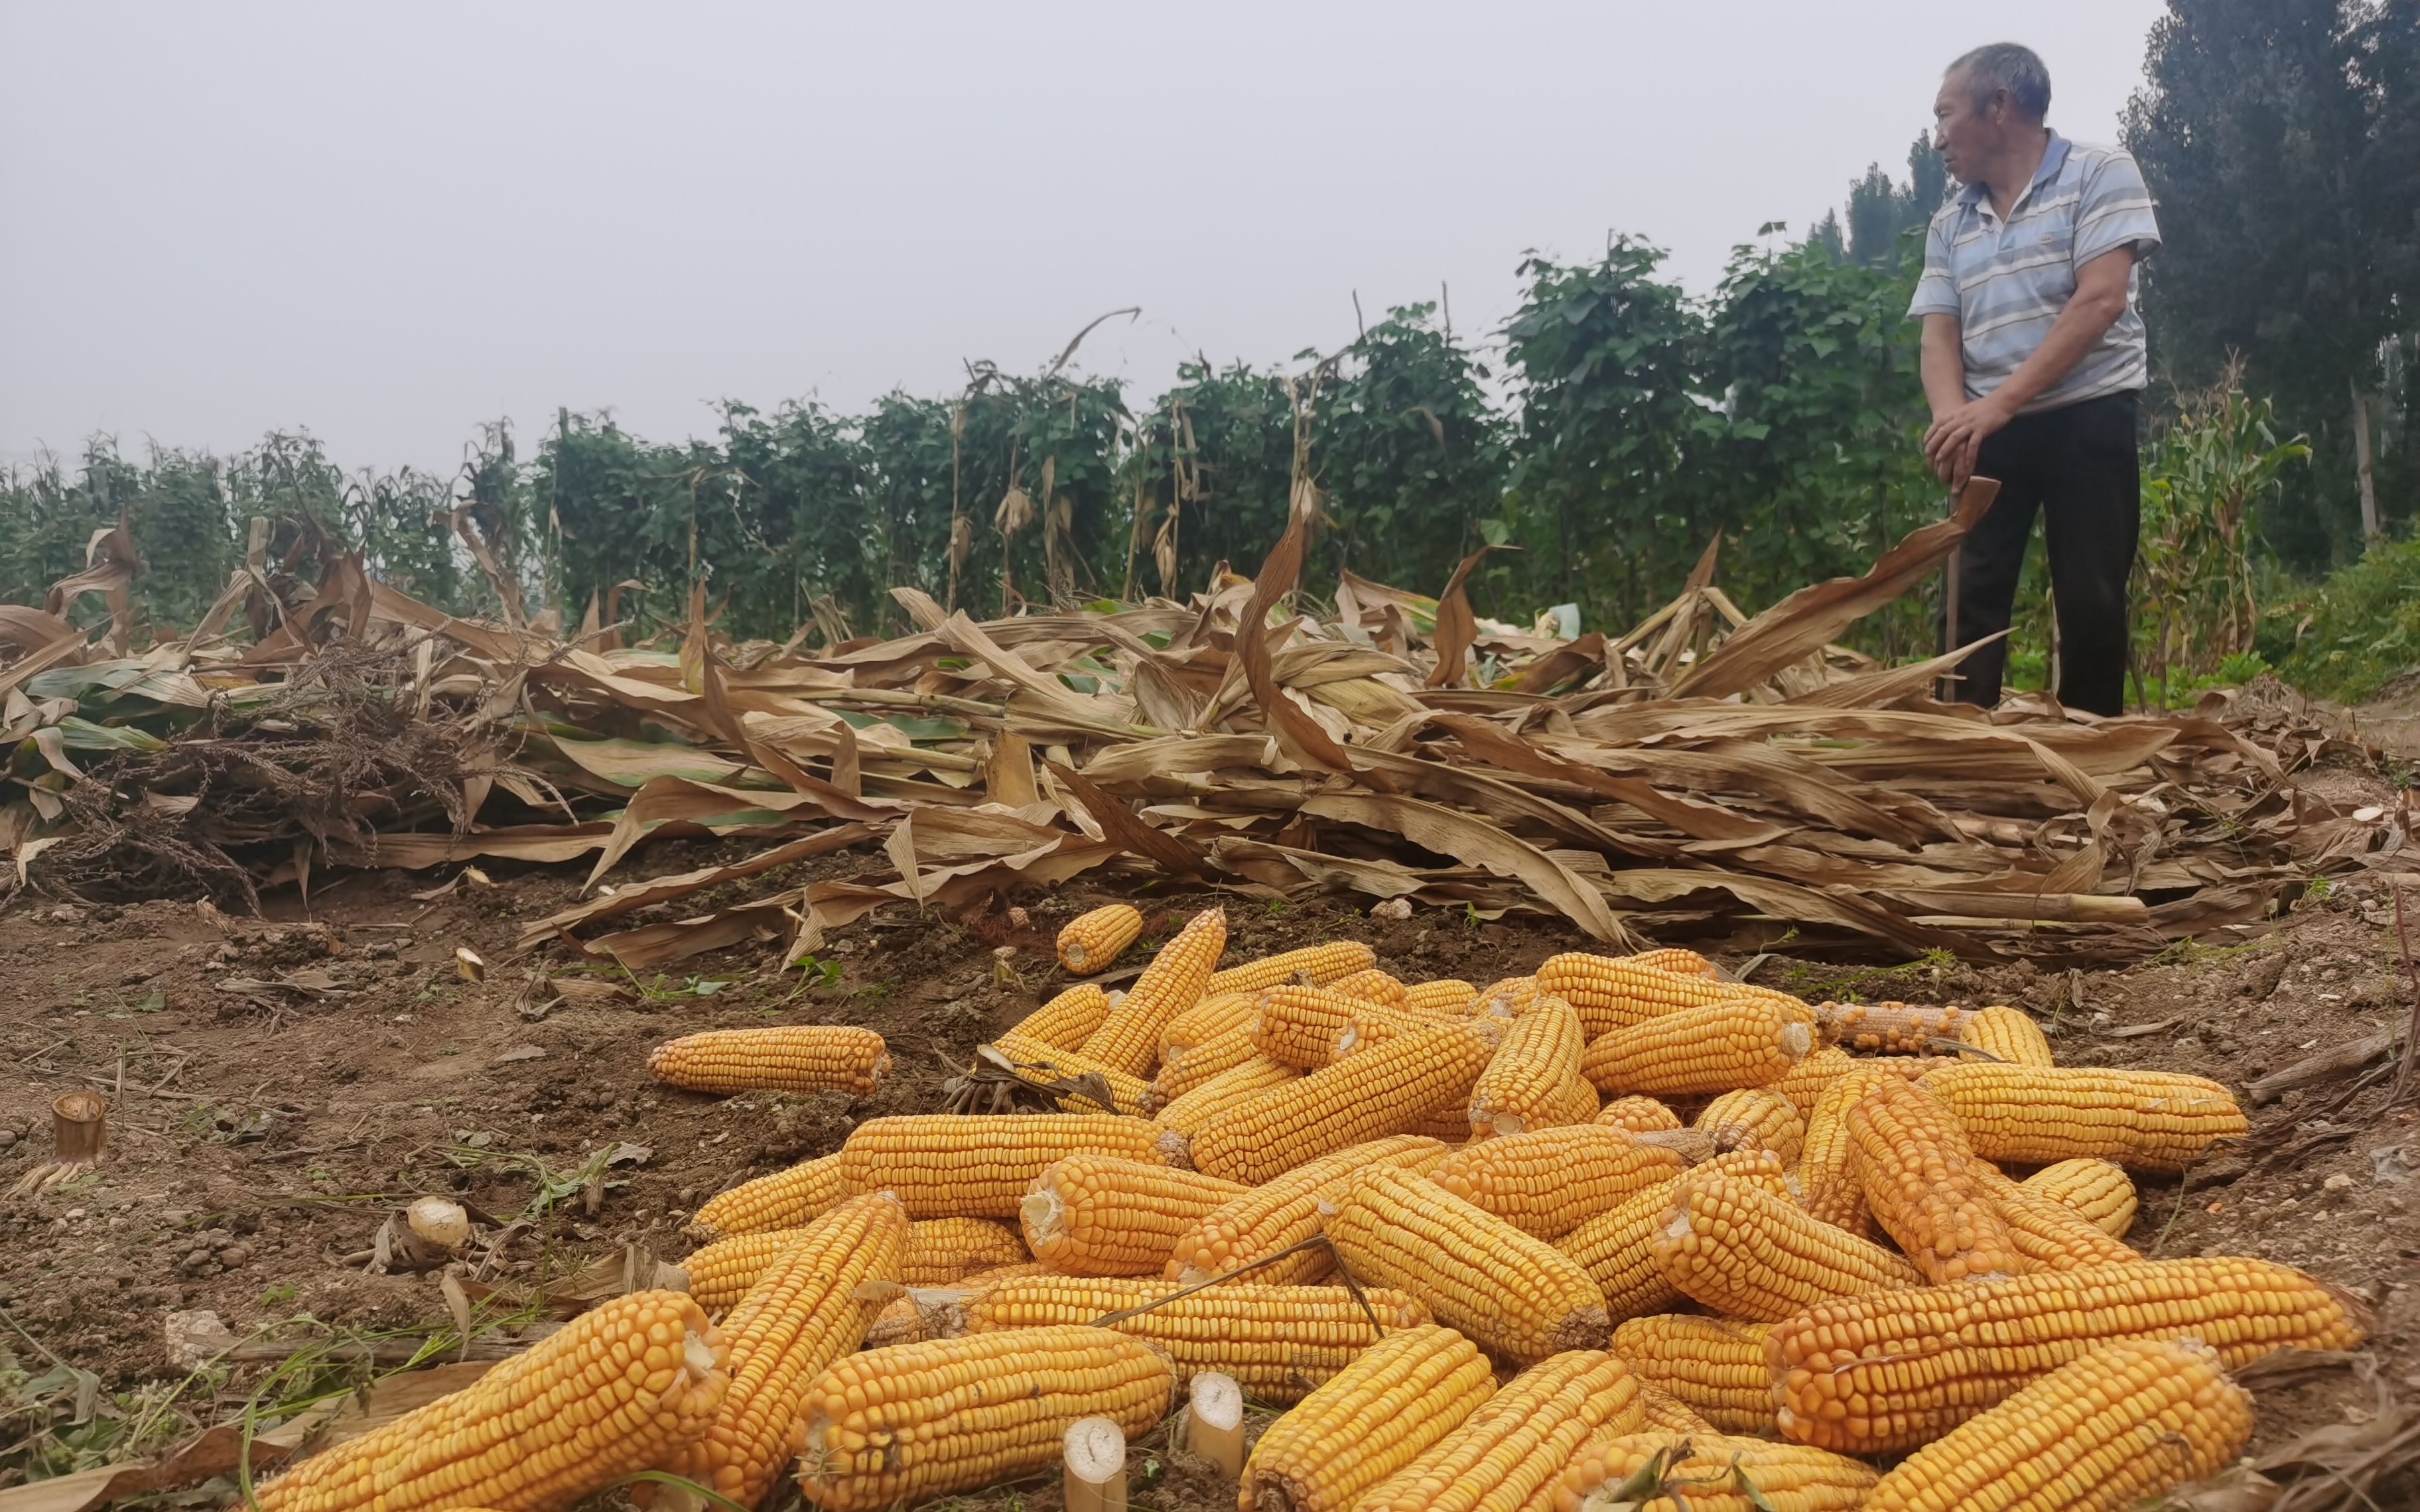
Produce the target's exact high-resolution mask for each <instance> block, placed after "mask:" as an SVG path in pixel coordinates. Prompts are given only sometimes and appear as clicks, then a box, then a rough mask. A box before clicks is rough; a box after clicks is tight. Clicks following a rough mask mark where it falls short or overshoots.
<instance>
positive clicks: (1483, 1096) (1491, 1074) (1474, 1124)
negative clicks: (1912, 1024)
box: [1470, 997, 1588, 1139]
mask: <svg viewBox="0 0 2420 1512" xmlns="http://www.w3.org/2000/svg"><path fill="white" fill-rule="evenodd" d="M1587 1047H1588V1039H1587V1036H1586V1035H1584V1034H1583V1033H1581V1031H1580V1016H1579V1015H1578V1014H1577V1013H1575V1012H1573V1011H1572V1006H1571V1005H1570V1004H1569V1003H1566V1002H1564V1001H1562V1000H1561V999H1560V998H1555V997H1544V998H1540V999H1539V1000H1538V1003H1537V1005H1536V1006H1535V1007H1533V1008H1532V1009H1530V1011H1528V1012H1527V1013H1524V1014H1522V1015H1521V1016H1520V1017H1519V1018H1517V1019H1514V1020H1513V1021H1512V1025H1511V1026H1509V1027H1508V1028H1506V1029H1505V1031H1504V1042H1503V1043H1501V1044H1499V1045H1497V1047H1496V1054H1495V1056H1494V1057H1492V1058H1491V1059H1490V1060H1489V1061H1488V1062H1487V1069H1486V1070H1485V1071H1483V1072H1480V1073H1479V1082H1478V1085H1476V1086H1475V1087H1473V1088H1471V1089H1470V1136H1471V1137H1472V1138H1473V1139H1485V1138H1487V1137H1489V1136H1490V1135H1493V1134H1523V1133H1526V1132H1527V1131H1528V1130H1531V1129H1546V1128H1552V1127H1554V1126H1555V1125H1556V1124H1559V1123H1561V1122H1564V1121H1566V1119H1565V1115H1566V1114H1567V1113H1568V1112H1569V1111H1570V1109H1571V1107H1572V1096H1571V1089H1572V1086H1573V1084H1574V1083H1575V1082H1577V1081H1578V1080H1579V1074H1580V1052H1581V1051H1582V1050H1584V1049H1586V1048H1587Z"/></svg>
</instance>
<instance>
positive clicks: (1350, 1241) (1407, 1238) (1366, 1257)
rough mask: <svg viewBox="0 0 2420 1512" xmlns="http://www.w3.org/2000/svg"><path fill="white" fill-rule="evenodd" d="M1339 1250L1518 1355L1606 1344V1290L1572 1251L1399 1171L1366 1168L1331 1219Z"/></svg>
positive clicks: (1363, 1274)
mask: <svg viewBox="0 0 2420 1512" xmlns="http://www.w3.org/2000/svg"><path fill="white" fill-rule="evenodd" d="M1327 1239H1328V1242H1330V1243H1332V1244H1334V1245H1335V1246H1336V1255H1337V1258H1338V1260H1339V1261H1340V1262H1341V1263H1342V1265H1343V1267H1344V1268H1345V1270H1346V1271H1348V1272H1349V1273H1352V1274H1353V1276H1355V1277H1356V1278H1357V1279H1359V1280H1365V1281H1369V1280H1374V1281H1378V1282H1380V1283H1382V1284H1384V1285H1387V1286H1390V1287H1394V1288H1397V1289H1398V1290H1402V1291H1406V1292H1409V1293H1410V1294H1411V1295H1413V1296H1415V1297H1418V1298H1419V1300H1420V1301H1422V1302H1424V1303H1426V1304H1428V1307H1429V1311H1430V1312H1432V1313H1434V1314H1435V1315H1436V1317H1437V1319H1438V1320H1439V1321H1440V1322H1443V1323H1446V1324H1447V1325H1449V1326H1450V1327H1453V1328H1457V1329H1460V1330H1461V1331H1462V1332H1463V1333H1464V1334H1466V1335H1468V1336H1469V1337H1470V1338H1472V1339H1473V1340H1475V1341H1477V1342H1478V1343H1479V1344H1480V1345H1481V1347H1482V1348H1484V1349H1486V1350H1489V1351H1490V1352H1492V1353H1495V1354H1499V1355H1502V1356H1504V1357H1505V1358H1507V1359H1510V1360H1514V1361H1519V1362H1521V1363H1524V1364H1528V1363H1533V1362H1536V1361H1539V1360H1543V1359H1544V1358H1545V1357H1546V1356H1548V1355H1550V1354H1559V1353H1561V1352H1562V1351H1563V1350H1593V1349H1602V1348H1603V1347H1604V1345H1605V1341H1606V1334H1607V1333H1608V1332H1609V1331H1610V1325H1609V1324H1608V1323H1607V1321H1606V1311H1605V1299H1604V1298H1603V1297H1602V1296H1601V1295H1599V1294H1598V1291H1597V1288H1596V1283H1594V1282H1593V1281H1591V1280H1590V1279H1589V1273H1588V1272H1587V1271H1585V1270H1583V1269H1581V1267H1580V1265H1579V1263H1578V1262H1577V1261H1575V1260H1574V1259H1573V1258H1572V1257H1570V1256H1568V1255H1565V1254H1563V1253H1562V1252H1561V1251H1559V1250H1558V1249H1556V1248H1555V1247H1554V1246H1553V1245H1551V1244H1548V1243H1547V1242H1545V1241H1544V1240H1541V1239H1532V1238H1531V1237H1530V1236H1528V1234H1525V1233H1523V1232H1521V1230H1519V1229H1518V1228H1515V1227H1512V1225H1511V1224H1508V1223H1506V1222H1505V1221H1504V1220H1503V1219H1501V1218H1497V1217H1495V1216H1493V1215H1492V1214H1489V1213H1486V1212H1482V1211H1480V1210H1479V1209H1478V1208H1475V1207H1473V1206H1471V1205H1470V1204H1469V1203H1467V1202H1465V1201H1463V1200H1462V1199H1461V1198H1460V1197H1456V1196H1450V1195H1449V1194H1448V1193H1447V1192H1446V1190H1445V1189H1444V1188H1443V1187H1440V1186H1438V1185H1437V1184H1436V1183H1435V1181H1430V1180H1423V1179H1421V1178H1419V1177H1417V1176H1407V1175H1405V1174H1404V1173H1403V1172H1401V1171H1390V1170H1385V1169H1377V1170H1370V1171H1364V1172H1363V1173H1362V1174H1361V1175H1360V1176H1359V1177H1358V1178H1357V1179H1356V1180H1354V1181H1353V1182H1352V1184H1351V1185H1350V1186H1348V1187H1346V1188H1345V1192H1344V1199H1343V1200H1342V1202H1340V1203H1338V1204H1337V1206H1336V1215H1335V1216H1334V1217H1332V1218H1330V1219H1328V1220H1327Z"/></svg>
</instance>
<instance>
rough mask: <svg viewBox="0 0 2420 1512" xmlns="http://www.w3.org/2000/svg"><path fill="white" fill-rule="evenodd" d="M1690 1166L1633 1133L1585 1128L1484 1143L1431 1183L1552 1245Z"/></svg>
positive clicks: (1444, 1166)
mask: <svg viewBox="0 0 2420 1512" xmlns="http://www.w3.org/2000/svg"><path fill="white" fill-rule="evenodd" d="M1685 1168H1686V1167H1685V1165H1684V1164H1683V1161H1682V1159H1681V1157H1680V1156H1679V1155H1677V1154H1675V1153H1673V1152H1672V1151H1671V1150H1668V1149H1662V1148H1660V1147H1657V1146H1654V1145H1645V1144H1640V1143H1639V1142H1638V1141H1637V1140H1636V1139H1633V1138H1632V1137H1631V1135H1630V1132H1629V1131H1628V1130H1626V1129H1609V1128H1606V1127H1605V1126H1604V1125H1603V1124H1593V1123H1584V1124H1579V1125H1576V1126H1575V1127H1570V1128H1559V1129H1539V1130H1535V1131H1532V1132H1531V1133H1528V1134H1509V1135H1507V1136H1505V1137H1504V1138H1501V1139H1487V1140H1481V1141H1480V1142H1478V1143H1476V1144H1472V1145H1470V1146H1468V1147H1466V1148H1465V1149H1457V1150H1455V1151H1454V1152H1453V1153H1451V1154H1450V1155H1448V1156H1447V1157H1446V1158H1445V1159H1444V1160H1443V1161H1441V1162H1439V1163H1438V1164H1437V1167H1436V1169H1435V1170H1434V1171H1431V1172H1430V1173H1429V1179H1430V1180H1433V1181H1435V1182H1436V1184H1437V1185H1439V1186H1441V1187H1443V1188H1445V1189H1446V1190H1447V1191H1448V1192H1450V1193H1451V1194H1453V1195H1454V1196H1457V1197H1460V1198H1461V1199H1462V1200H1463V1201H1465V1202H1467V1203H1469V1204H1470V1205H1471V1206H1472V1207H1474V1208H1477V1209H1479V1210H1480V1211H1482V1212H1490V1213H1493V1214H1495V1215H1496V1216H1497V1217H1498V1218H1501V1219H1503V1220H1504V1221H1505V1222H1506V1223H1509V1224H1511V1225H1512V1227H1515V1228H1518V1229H1520V1230H1521V1231H1522V1232H1523V1233H1525V1234H1528V1235H1530V1236H1531V1237H1533V1238H1537V1239H1544V1240H1549V1241H1551V1240H1557V1239H1560V1238H1562V1237H1563V1236H1564V1235H1565V1234H1568V1233H1570V1232H1571V1231H1572V1230H1573V1229H1575V1228H1577V1227H1579V1226H1580V1225H1582V1224H1584V1223H1586V1222H1588V1220H1590V1218H1593V1217H1595V1216H1596V1215H1597V1214H1598V1213H1601V1212H1610V1211H1612V1210H1614V1209H1615V1208H1618V1207H1620V1206H1621V1205H1622V1204H1623V1203H1625V1202H1627V1201H1629V1200H1630V1199H1631V1198H1632V1197H1634V1196H1637V1195H1638V1194H1639V1193H1641V1192H1643V1191H1645V1190H1647V1188H1649V1187H1651V1186H1656V1185H1660V1184H1662V1183H1663V1182H1666V1181H1668V1180H1672V1179H1673V1178H1674V1177H1676V1176H1679V1175H1680V1174H1681V1172H1682V1171H1683V1169H1685Z"/></svg>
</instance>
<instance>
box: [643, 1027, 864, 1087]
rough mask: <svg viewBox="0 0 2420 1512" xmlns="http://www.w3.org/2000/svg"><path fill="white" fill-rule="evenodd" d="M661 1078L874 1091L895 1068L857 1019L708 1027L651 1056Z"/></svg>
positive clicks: (683, 1083) (680, 1082) (681, 1082)
mask: <svg viewBox="0 0 2420 1512" xmlns="http://www.w3.org/2000/svg"><path fill="white" fill-rule="evenodd" d="M647 1070H648V1071H649V1072H652V1073H653V1074H654V1076H655V1078H656V1080H658V1081H659V1082H667V1083H670V1084H671V1085H672V1086H675V1087H685V1088H689V1089H690V1091H692V1092H813V1091H819V1090H823V1089H826V1088H830V1089H833V1090H837V1091H843V1092H860V1093H862V1092H871V1091H873V1090H874V1088H875V1087H876V1084H878V1083H879V1082H880V1081H881V1080H882V1077H883V1074H884V1073H885V1072H889V1071H890V1070H891V1053H890V1052H889V1051H887V1050H885V1049H884V1048H883V1047H882V1036H880V1035H878V1034H876V1033H875V1032H874V1031H873V1030H872V1029H867V1028H861V1027H859V1026H856V1025H854V1024H782V1025H775V1026H771V1027H769V1028H762V1029H706V1030H704V1031H702V1032H700V1033H697V1034H685V1035H682V1036H681V1037H680V1038H679V1039H677V1040H667V1041H664V1042H663V1043H662V1044H659V1045H658V1046H656V1048H655V1049H654V1051H653V1052H651V1053H650V1054H649V1055H648V1057H647Z"/></svg>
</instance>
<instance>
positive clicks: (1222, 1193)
mask: <svg viewBox="0 0 2420 1512" xmlns="http://www.w3.org/2000/svg"><path fill="white" fill-rule="evenodd" d="M1249 1190H1251V1189H1250V1188H1249V1187H1246V1186H1240V1185H1238V1184H1236V1183H1235V1182H1233V1181H1222V1180H1218V1178H1217V1177H1215V1176H1203V1175H1202V1174H1201V1173H1199V1172H1197V1171H1180V1170H1172V1169H1171V1168H1170V1167H1168V1166H1166V1165H1159V1164H1157V1163H1156V1162H1154V1163H1152V1164H1149V1165H1146V1164H1144V1163H1142V1162H1140V1161H1132V1160H1120V1159H1118V1158H1117V1157H1116V1156H1114V1155H1070V1156H1068V1157H1067V1158H1066V1159H1064V1160H1061V1161H1054V1162H1052V1163H1051V1164H1050V1165H1049V1166H1048V1167H1047V1168H1046V1169H1045V1170H1044V1171H1043V1172H1042V1174H1041V1175H1039V1176H1037V1177H1035V1178H1034V1179H1033V1189H1032V1191H1030V1192H1028V1193H1027V1194H1026V1195H1025V1203H1024V1206H1023V1208H1022V1209H1021V1210H1020V1211H1019V1220H1020V1222H1021V1223H1022V1225H1023V1227H1024V1229H1025V1245H1026V1248H1028V1249H1030V1250H1032V1252H1033V1257H1034V1258H1035V1259H1037V1260H1040V1261H1041V1262H1042V1263H1043V1264H1045V1265H1047V1266H1049V1267H1050V1268H1051V1269H1052V1270H1054V1271H1057V1272H1058V1273H1061V1274H1062V1275H1153V1274H1156V1273H1158V1271H1159V1270H1160V1269H1161V1267H1163V1266H1165V1265H1166V1264H1167V1263H1168V1252H1169V1247H1170V1246H1171V1245H1172V1244H1174V1243H1175V1242H1176V1241H1177V1239H1178V1237H1179V1236H1181V1235H1183V1234H1185V1233H1187V1231H1189V1230H1190V1229H1191V1228H1192V1227H1193V1226H1194V1225H1195V1224H1198V1223H1200V1222H1201V1221H1202V1219H1203V1218H1205V1217H1207V1216H1208V1215H1210V1214H1211V1213H1213V1212H1216V1211H1218V1210H1219V1209H1220V1208H1223V1207H1225V1206H1226V1205H1227V1204H1228V1203H1230V1202H1232V1201H1233V1200H1234V1199H1235V1198H1237V1197H1239V1196H1243V1195H1244V1194H1245V1193H1246V1192H1248V1191H1249Z"/></svg>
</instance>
